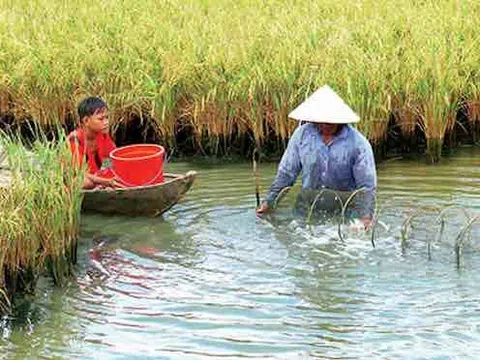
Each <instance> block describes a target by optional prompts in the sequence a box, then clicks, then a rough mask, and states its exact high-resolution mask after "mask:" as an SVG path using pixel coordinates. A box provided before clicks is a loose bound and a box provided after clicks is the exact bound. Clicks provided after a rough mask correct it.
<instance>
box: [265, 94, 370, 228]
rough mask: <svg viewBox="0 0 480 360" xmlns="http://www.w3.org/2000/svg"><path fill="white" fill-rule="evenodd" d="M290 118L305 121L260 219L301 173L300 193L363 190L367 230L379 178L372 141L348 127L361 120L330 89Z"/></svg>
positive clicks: (362, 211) (285, 156)
mask: <svg viewBox="0 0 480 360" xmlns="http://www.w3.org/2000/svg"><path fill="white" fill-rule="evenodd" d="M289 117H291V118H292V119H295V120H299V121H301V122H306V124H303V125H301V126H299V127H297V129H296V130H295V131H294V133H293V135H292V137H291V138H290V141H289V142H288V146H287V149H286V150H285V153H284V154H283V157H282V159H281V161H280V164H279V166H278V172H277V175H276V177H275V180H274V181H273V184H272V186H271V188H270V191H269V193H268V195H267V197H266V199H265V200H264V201H263V202H262V203H261V205H260V206H259V207H258V208H257V209H256V212H257V214H258V215H262V214H265V213H267V212H269V211H272V205H273V204H274V203H275V200H276V198H277V196H278V194H279V193H280V191H281V190H282V189H283V188H285V187H288V186H292V185H293V184H294V183H295V180H296V179H297V177H298V175H299V173H300V171H301V172H302V191H304V190H306V191H309V190H321V189H332V190H335V191H342V192H344V191H347V192H352V191H354V190H357V189H360V188H364V189H365V190H364V191H363V193H362V195H361V196H360V201H359V202H358V204H359V206H358V207H357V209H356V212H357V214H356V215H357V216H358V217H360V220H361V221H362V222H363V224H364V226H365V228H366V229H368V228H369V227H370V226H371V222H372V218H373V215H374V211H375V204H374V203H375V191H376V186H377V175H376V169H375V159H374V156H373V151H372V147H371V145H370V143H369V142H368V140H367V139H366V138H365V137H364V136H363V135H362V134H361V133H360V132H359V131H358V130H357V129H355V128H354V127H352V126H351V125H350V124H352V123H357V122H358V121H359V120H360V118H359V117H358V115H357V114H355V113H354V112H353V110H352V109H350V107H349V106H348V105H347V104H345V102H344V101H343V100H342V99H341V98H340V97H339V96H338V95H337V94H336V93H335V92H334V91H333V90H332V89H331V88H330V87H329V86H328V85H325V86H323V87H321V88H319V89H318V90H317V91H315V92H314V93H313V94H312V95H311V96H310V97H309V98H308V99H307V100H305V102H303V103H302V104H301V105H300V106H298V107H297V108H296V109H295V110H293V111H292V112H291V113H290V114H289Z"/></svg>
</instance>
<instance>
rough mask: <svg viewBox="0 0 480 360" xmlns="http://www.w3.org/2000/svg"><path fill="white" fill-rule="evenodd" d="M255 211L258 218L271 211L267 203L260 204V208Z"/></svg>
mask: <svg viewBox="0 0 480 360" xmlns="http://www.w3.org/2000/svg"><path fill="white" fill-rule="evenodd" d="M255 211H256V213H257V215H258V216H262V215H265V214H268V213H269V212H271V211H272V209H271V208H270V206H268V203H267V202H266V201H264V202H262V203H261V204H260V206H259V207H258V208H257V209H256V210H255Z"/></svg>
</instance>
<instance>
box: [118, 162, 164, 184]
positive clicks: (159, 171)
mask: <svg viewBox="0 0 480 360" xmlns="http://www.w3.org/2000/svg"><path fill="white" fill-rule="evenodd" d="M110 170H112V173H113V175H115V178H117V179H118V180H120V181H121V182H122V183H124V184H125V185H127V186H128V187H139V186H148V185H151V184H152V183H153V182H154V181H155V180H157V178H158V177H159V176H160V174H161V173H162V171H163V168H160V170H158V172H157V174H156V175H155V176H154V177H153V178H152V180H150V181H147V182H146V183H144V184H142V185H135V184H132V183H129V182H128V181H125V180H123V179H122V177H121V176H119V175H118V174H117V173H116V172H115V169H114V168H113V166H111V167H110Z"/></svg>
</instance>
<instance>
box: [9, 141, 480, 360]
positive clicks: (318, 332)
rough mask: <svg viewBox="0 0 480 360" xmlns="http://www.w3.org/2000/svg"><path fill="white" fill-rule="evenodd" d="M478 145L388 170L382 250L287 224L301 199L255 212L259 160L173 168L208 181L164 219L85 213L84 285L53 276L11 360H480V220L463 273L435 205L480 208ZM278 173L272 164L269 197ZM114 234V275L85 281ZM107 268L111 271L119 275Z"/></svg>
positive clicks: (27, 310) (456, 215) (14, 325)
mask: <svg viewBox="0 0 480 360" xmlns="http://www.w3.org/2000/svg"><path fill="white" fill-rule="evenodd" d="M479 155H480V150H479V149H478V148H477V149H474V148H470V149H462V150H459V151H457V153H456V154H455V156H452V157H451V158H446V159H444V161H443V163H442V164H441V165H438V166H426V165H424V163H423V161H405V160H402V161H395V162H390V163H383V164H381V165H380V166H379V169H378V172H379V198H380V203H381V204H383V205H382V215H381V220H382V221H383V222H384V223H385V225H386V226H388V227H389V231H387V230H385V229H383V228H379V229H378V234H377V238H376V247H375V248H373V247H372V245H371V243H370V237H369V236H367V235H365V234H363V233H361V232H360V233H355V232H353V231H348V230H347V231H345V237H346V240H345V242H341V241H340V240H339V239H338V237H337V235H336V234H337V228H336V226H335V225H333V224H330V225H316V226H313V227H306V226H305V225H303V224H302V221H301V220H299V219H294V218H291V217H289V210H288V209H289V208H288V206H289V205H291V204H292V203H293V201H294V193H295V190H294V191H292V193H291V194H289V195H287V197H286V198H285V200H284V201H283V202H282V205H281V208H280V209H279V212H278V214H277V216H276V217H275V218H273V219H270V220H265V219H263V220H262V219H258V218H256V216H255V214H254V211H253V208H254V206H255V196H254V182H253V177H252V170H251V166H250V164H235V165H214V166H213V165H212V166H199V165H192V164H187V163H182V164H171V165H169V168H168V170H169V171H171V172H185V171H186V170H188V169H195V170H197V171H199V174H200V175H199V177H198V179H197V181H196V183H195V184H194V187H193V188H192V190H191V191H190V192H189V193H188V194H187V196H186V197H185V199H184V200H183V202H182V203H181V204H178V205H177V206H175V207H174V208H173V209H172V210H171V211H169V212H168V213H167V214H165V215H164V217H163V219H162V218H157V219H129V218H120V217H100V216H88V217H84V218H83V224H82V241H81V244H82V245H81V249H80V254H79V257H80V264H79V268H78V278H77V280H76V281H75V282H73V283H72V284H71V285H70V286H69V287H67V288H66V289H55V288H53V287H52V285H51V283H50V282H48V281H47V280H42V281H41V282H40V284H39V291H38V293H37V295H36V297H35V298H34V299H32V300H31V302H29V303H26V304H25V306H24V308H23V310H22V311H21V313H22V314H21V315H19V316H18V317H16V318H14V319H6V320H5V321H4V324H3V326H2V327H1V330H2V332H0V334H1V335H3V336H2V337H0V348H1V350H2V351H1V352H0V358H12V359H24V358H51V357H58V358H79V359H97V358H101V359H110V358H112V359H113V358H115V359H148V358H151V359H154V358H155V359H223V358H225V359H236V358H261V359H306V358H315V357H317V358H322V359H324V358H366V357H373V358H398V357H401V358H418V359H421V358H438V359H445V358H458V359H465V358H476V357H477V355H478V353H479V351H480V271H478V269H479V268H480V251H479V249H480V246H479V244H477V243H478V242H479V240H480V236H479V235H480V229H479V228H480V226H479V225H476V226H475V227H474V228H473V230H472V236H471V241H470V242H469V243H467V244H466V245H465V248H464V250H463V253H462V256H461V263H460V266H459V267H457V263H456V259H455V252H454V241H455V237H456V235H457V234H458V232H459V231H460V229H461V227H462V226H463V223H464V222H465V219H464V218H463V215H462V214H461V213H460V212H456V211H454V210H452V211H451V215H450V216H449V217H448V221H447V227H446V230H445V234H444V238H443V240H442V241H441V242H440V243H435V244H434V245H433V248H432V259H431V260H430V261H429V260H428V257H427V247H426V244H427V241H428V239H429V238H431V237H433V236H434V234H435V232H436V229H437V228H438V226H437V225H436V222H435V219H436V216H435V215H434V214H433V212H431V211H430V212H427V213H422V214H420V215H419V217H418V218H417V219H416V220H414V221H413V225H414V227H413V229H412V230H411V232H410V236H409V240H408V243H407V247H406V248H402V246H401V245H400V229H401V226H402V223H403V221H404V219H405V218H406V217H407V216H408V214H409V213H411V212H412V209H415V208H417V207H419V206H422V205H436V206H442V207H445V206H448V205H458V206H462V207H465V208H466V209H468V211H470V212H471V213H477V214H478V213H480V182H479V181H480V156H479ZM274 171H275V164H262V165H261V166H260V173H261V186H262V189H264V190H265V189H267V188H268V186H269V184H270V182H271V180H272V177H273V174H274ZM98 236H106V237H108V238H109V239H114V240H115V241H113V240H112V243H111V244H110V245H109V249H108V250H107V251H104V252H103V253H102V257H101V264H102V266H103V268H104V270H105V272H106V275H104V276H103V278H95V277H93V278H91V277H90V276H89V274H87V267H88V262H87V260H86V259H87V257H88V251H89V249H90V248H91V247H92V238H93V237H98ZM107 274H108V275H107Z"/></svg>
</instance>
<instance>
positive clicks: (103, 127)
mask: <svg viewBox="0 0 480 360" xmlns="http://www.w3.org/2000/svg"><path fill="white" fill-rule="evenodd" d="M84 119H85V120H84V121H83V123H84V125H85V127H86V128H87V129H88V130H90V131H92V132H94V133H108V111H107V109H105V108H103V109H99V110H97V111H95V113H94V114H93V115H92V116H88V117H85V118H84Z"/></svg>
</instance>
